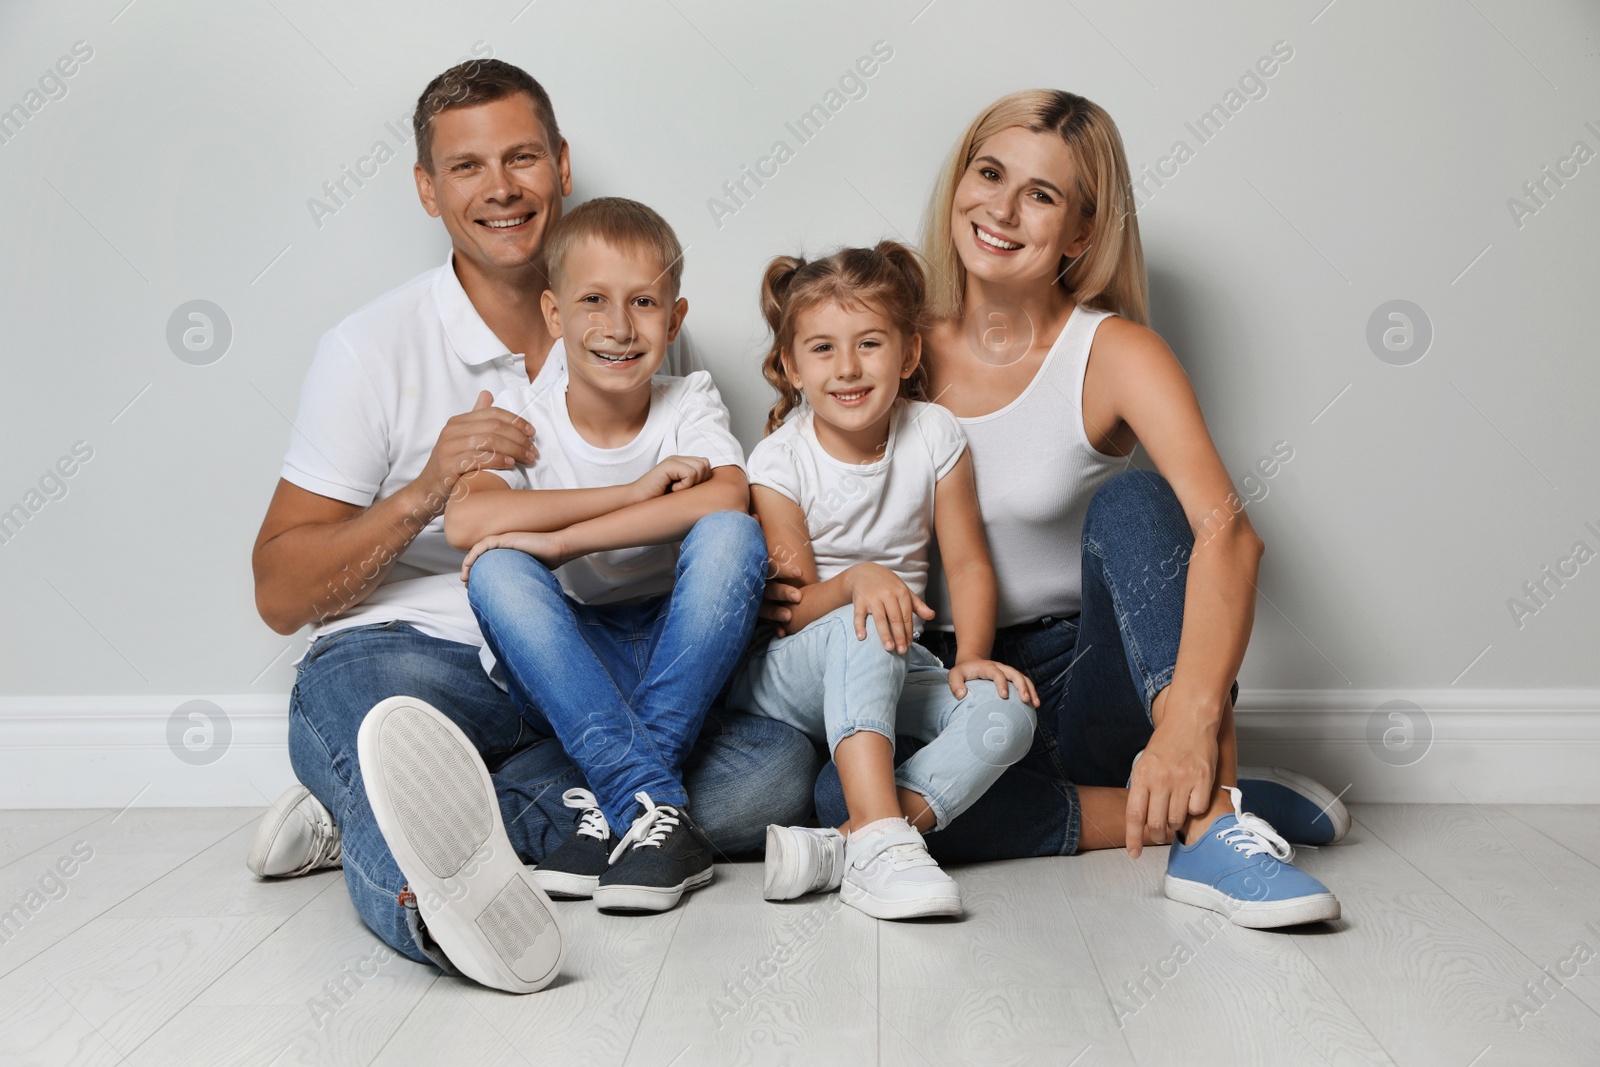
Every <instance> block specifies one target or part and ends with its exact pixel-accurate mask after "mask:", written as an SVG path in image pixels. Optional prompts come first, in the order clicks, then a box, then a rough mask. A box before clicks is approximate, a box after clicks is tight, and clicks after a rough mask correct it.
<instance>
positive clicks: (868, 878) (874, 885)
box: [839, 819, 961, 919]
mask: <svg viewBox="0 0 1600 1067" xmlns="http://www.w3.org/2000/svg"><path fill="white" fill-rule="evenodd" d="M873 825H874V826H876V827H877V828H876V829H869V830H866V831H865V832H860V831H858V832H855V833H852V834H851V835H850V837H849V838H848V839H847V840H846V842H845V861H846V862H845V871H844V878H843V880H842V881H841V882H840V885H839V896H840V898H841V899H842V900H843V901H844V902H845V903H846V904H849V905H850V906H851V907H853V908H856V909H858V910H860V911H864V912H866V913H867V914H868V915H871V916H872V917H873V918H875V919H925V918H928V917H930V916H935V915H960V914H961V890H960V889H958V888H957V887H956V883H955V880H954V879H952V878H951V877H950V876H949V875H948V874H945V873H944V871H942V870H940V869H939V864H938V863H936V862H935V861H934V858H933V857H932V856H930V855H928V846H927V845H926V844H925V843H924V842H923V840H922V835H921V834H919V833H918V832H917V831H916V830H915V829H913V828H912V826H911V824H910V823H908V822H906V820H904V819H893V820H888V819H886V820H883V822H882V824H876V823H875V824H873Z"/></svg>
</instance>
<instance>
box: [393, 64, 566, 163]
mask: <svg viewBox="0 0 1600 1067" xmlns="http://www.w3.org/2000/svg"><path fill="white" fill-rule="evenodd" d="M517 93H525V94H527V97H528V99H529V100H530V101H532V103H533V111H534V114H535V115H537V116H538V117H539V122H540V123H541V124H543V126H544V132H545V136H546V137H548V138H549V139H550V145H549V147H550V154H551V155H552V156H553V155H555V154H556V153H557V152H558V151H559V150H560V148H561V130H560V129H559V128H558V127H557V126H556V113H555V109H554V108H552V107H551V106H550V94H549V93H547V92H545V91H544V86H542V85H540V84H539V83H538V82H536V81H534V79H533V76H532V75H531V74H529V73H528V72H527V71H525V70H523V69H522V68H521V67H518V66H513V65H512V64H510V63H507V62H505V61H504V60H500V59H469V60H467V61H466V62H465V63H458V64H456V65H455V66H453V67H451V68H450V69H449V70H447V71H445V72H444V73H443V74H441V75H439V76H438V77H437V78H435V79H433V81H431V82H429V83H428V87H427V88H426V89H424V90H422V95H421V96H419V97H418V98H417V110H416V111H414V112H412V115H411V132H412V133H413V134H414V135H415V136H416V139H417V162H418V163H420V164H422V169H423V170H425V171H427V172H428V173H429V174H432V173H433V116H435V115H437V114H438V113H439V112H441V111H451V110H454V109H455V108H458V107H473V106H475V105H477V104H488V103H492V102H494V101H496V100H503V99H505V98H506V97H508V96H514V95H516V94H517Z"/></svg>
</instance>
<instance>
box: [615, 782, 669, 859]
mask: <svg viewBox="0 0 1600 1067" xmlns="http://www.w3.org/2000/svg"><path fill="white" fill-rule="evenodd" d="M633 799H635V800H637V801H638V802H639V803H640V804H642V805H644V813H643V814H642V815H640V816H639V817H638V818H637V819H635V820H633V825H632V826H630V827H628V832H627V833H625V834H623V835H622V839H621V840H620V841H618V842H617V847H616V848H614V849H612V850H611V862H612V863H615V862H617V857H618V856H620V855H622V853H623V851H624V850H626V849H627V848H628V847H629V846H630V845H631V846H632V847H634V848H644V847H645V846H646V845H654V846H655V847H656V848H660V847H661V846H662V844H664V843H665V842H666V840H667V837H668V835H670V834H671V833H672V831H673V830H676V829H677V828H678V827H679V826H681V825H683V823H682V821H681V820H680V819H679V812H678V809H677V808H674V807H671V806H670V805H666V804H657V803H656V802H655V801H653V800H651V799H650V794H649V793H645V792H638V793H635V794H633Z"/></svg>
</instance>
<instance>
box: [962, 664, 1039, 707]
mask: <svg viewBox="0 0 1600 1067" xmlns="http://www.w3.org/2000/svg"><path fill="white" fill-rule="evenodd" d="M974 678H987V679H989V681H991V682H993V683H994V687H995V689H996V690H997V691H998V692H999V694H1000V699H1002V700H1004V699H1005V698H1006V696H1007V694H1008V693H1009V692H1010V690H1008V689H1007V688H1006V683H1007V682H1010V683H1011V684H1012V685H1014V686H1016V687H1017V693H1018V694H1019V695H1020V696H1021V697H1022V699H1023V701H1024V702H1026V703H1028V704H1032V705H1033V706H1034V707H1038V706H1039V691H1038V690H1037V689H1035V688H1034V687H1033V681H1032V679H1030V678H1029V677H1028V676H1027V675H1026V674H1023V673H1022V672H1021V671H1019V670H1017V669H1016V668H1015V667H1011V666H1008V665H1007V664H1004V663H1001V662H999V661H998V660H992V659H967V660H957V661H956V665H955V666H954V667H951V668H950V692H952V693H954V694H955V697H956V699H957V700H965V699H966V698H967V683H968V682H970V681H971V680H972V679H974Z"/></svg>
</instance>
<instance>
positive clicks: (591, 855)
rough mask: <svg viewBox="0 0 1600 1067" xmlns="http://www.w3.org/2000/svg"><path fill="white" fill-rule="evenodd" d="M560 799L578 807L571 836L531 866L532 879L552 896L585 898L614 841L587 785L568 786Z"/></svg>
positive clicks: (608, 863) (605, 867) (606, 862)
mask: <svg viewBox="0 0 1600 1067" xmlns="http://www.w3.org/2000/svg"><path fill="white" fill-rule="evenodd" d="M561 802H562V803H563V804H565V805H566V806H567V807H569V808H575V809H577V811H578V825H577V826H576V827H575V828H574V829H573V831H572V836H571V837H569V838H567V839H566V840H565V841H563V842H562V843H561V846H560V847H559V848H557V849H556V850H555V851H554V852H552V853H550V855H548V856H546V857H545V858H544V862H543V863H541V864H539V866H538V867H536V868H534V871H533V880H534V881H535V882H537V883H538V885H539V888H540V889H543V890H544V891H545V892H546V893H548V894H549V895H550V896H552V897H567V898H573V899H579V900H582V899H585V898H587V897H592V896H594V887H595V886H597V885H599V884H600V876H601V875H602V874H605V873H606V871H607V870H609V869H610V867H611V847H612V845H614V844H615V843H616V840H615V838H614V837H613V836H612V833H611V827H610V826H608V825H607V824H606V817H605V813H604V812H602V811H601V810H600V804H599V802H598V801H596V800H595V798H594V794H593V793H591V792H589V791H588V790H587V789H569V790H567V791H566V792H565V793H562V794H561Z"/></svg>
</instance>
